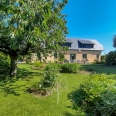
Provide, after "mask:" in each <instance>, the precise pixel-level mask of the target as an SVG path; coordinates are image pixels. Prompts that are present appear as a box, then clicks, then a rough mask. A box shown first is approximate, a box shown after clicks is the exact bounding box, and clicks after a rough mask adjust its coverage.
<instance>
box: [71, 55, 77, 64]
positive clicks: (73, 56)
mask: <svg viewBox="0 0 116 116" xmlns="http://www.w3.org/2000/svg"><path fill="white" fill-rule="evenodd" d="M74 60H76V54H70V61H71V62H74Z"/></svg>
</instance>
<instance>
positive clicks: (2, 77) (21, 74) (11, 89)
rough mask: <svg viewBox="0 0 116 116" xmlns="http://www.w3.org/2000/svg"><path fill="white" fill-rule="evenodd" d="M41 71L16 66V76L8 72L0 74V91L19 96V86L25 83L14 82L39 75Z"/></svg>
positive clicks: (27, 79)
mask: <svg viewBox="0 0 116 116" xmlns="http://www.w3.org/2000/svg"><path fill="white" fill-rule="evenodd" d="M41 74H42V72H39V71H38V72H37V71H36V72H35V71H33V70H26V69H24V68H18V73H17V76H16V77H10V76H9V72H6V73H2V74H0V92H4V94H5V95H4V96H7V95H8V94H13V95H15V96H19V95H20V93H19V92H18V89H19V88H25V87H26V85H25V84H19V85H17V84H16V82H19V80H20V79H22V80H24V81H29V80H30V79H32V78H33V77H34V76H40V75H41Z"/></svg>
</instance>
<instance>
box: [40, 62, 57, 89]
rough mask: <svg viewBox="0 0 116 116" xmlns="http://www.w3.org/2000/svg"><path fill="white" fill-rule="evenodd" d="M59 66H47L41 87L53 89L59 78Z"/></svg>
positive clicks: (51, 64)
mask: <svg viewBox="0 0 116 116" xmlns="http://www.w3.org/2000/svg"><path fill="white" fill-rule="evenodd" d="M58 72H59V70H58V65H57V64H54V63H50V64H48V65H47V66H46V68H45V71H44V73H43V78H42V80H41V87H43V88H48V87H53V86H55V84H56V79H57V77H58Z"/></svg>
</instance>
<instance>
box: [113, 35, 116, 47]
mask: <svg viewBox="0 0 116 116" xmlns="http://www.w3.org/2000/svg"><path fill="white" fill-rule="evenodd" d="M113 47H114V48H116V35H114V37H113Z"/></svg>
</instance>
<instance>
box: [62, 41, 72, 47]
mask: <svg viewBox="0 0 116 116" xmlns="http://www.w3.org/2000/svg"><path fill="white" fill-rule="evenodd" d="M62 46H66V47H71V43H67V42H66V43H64V44H63V45H62Z"/></svg>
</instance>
